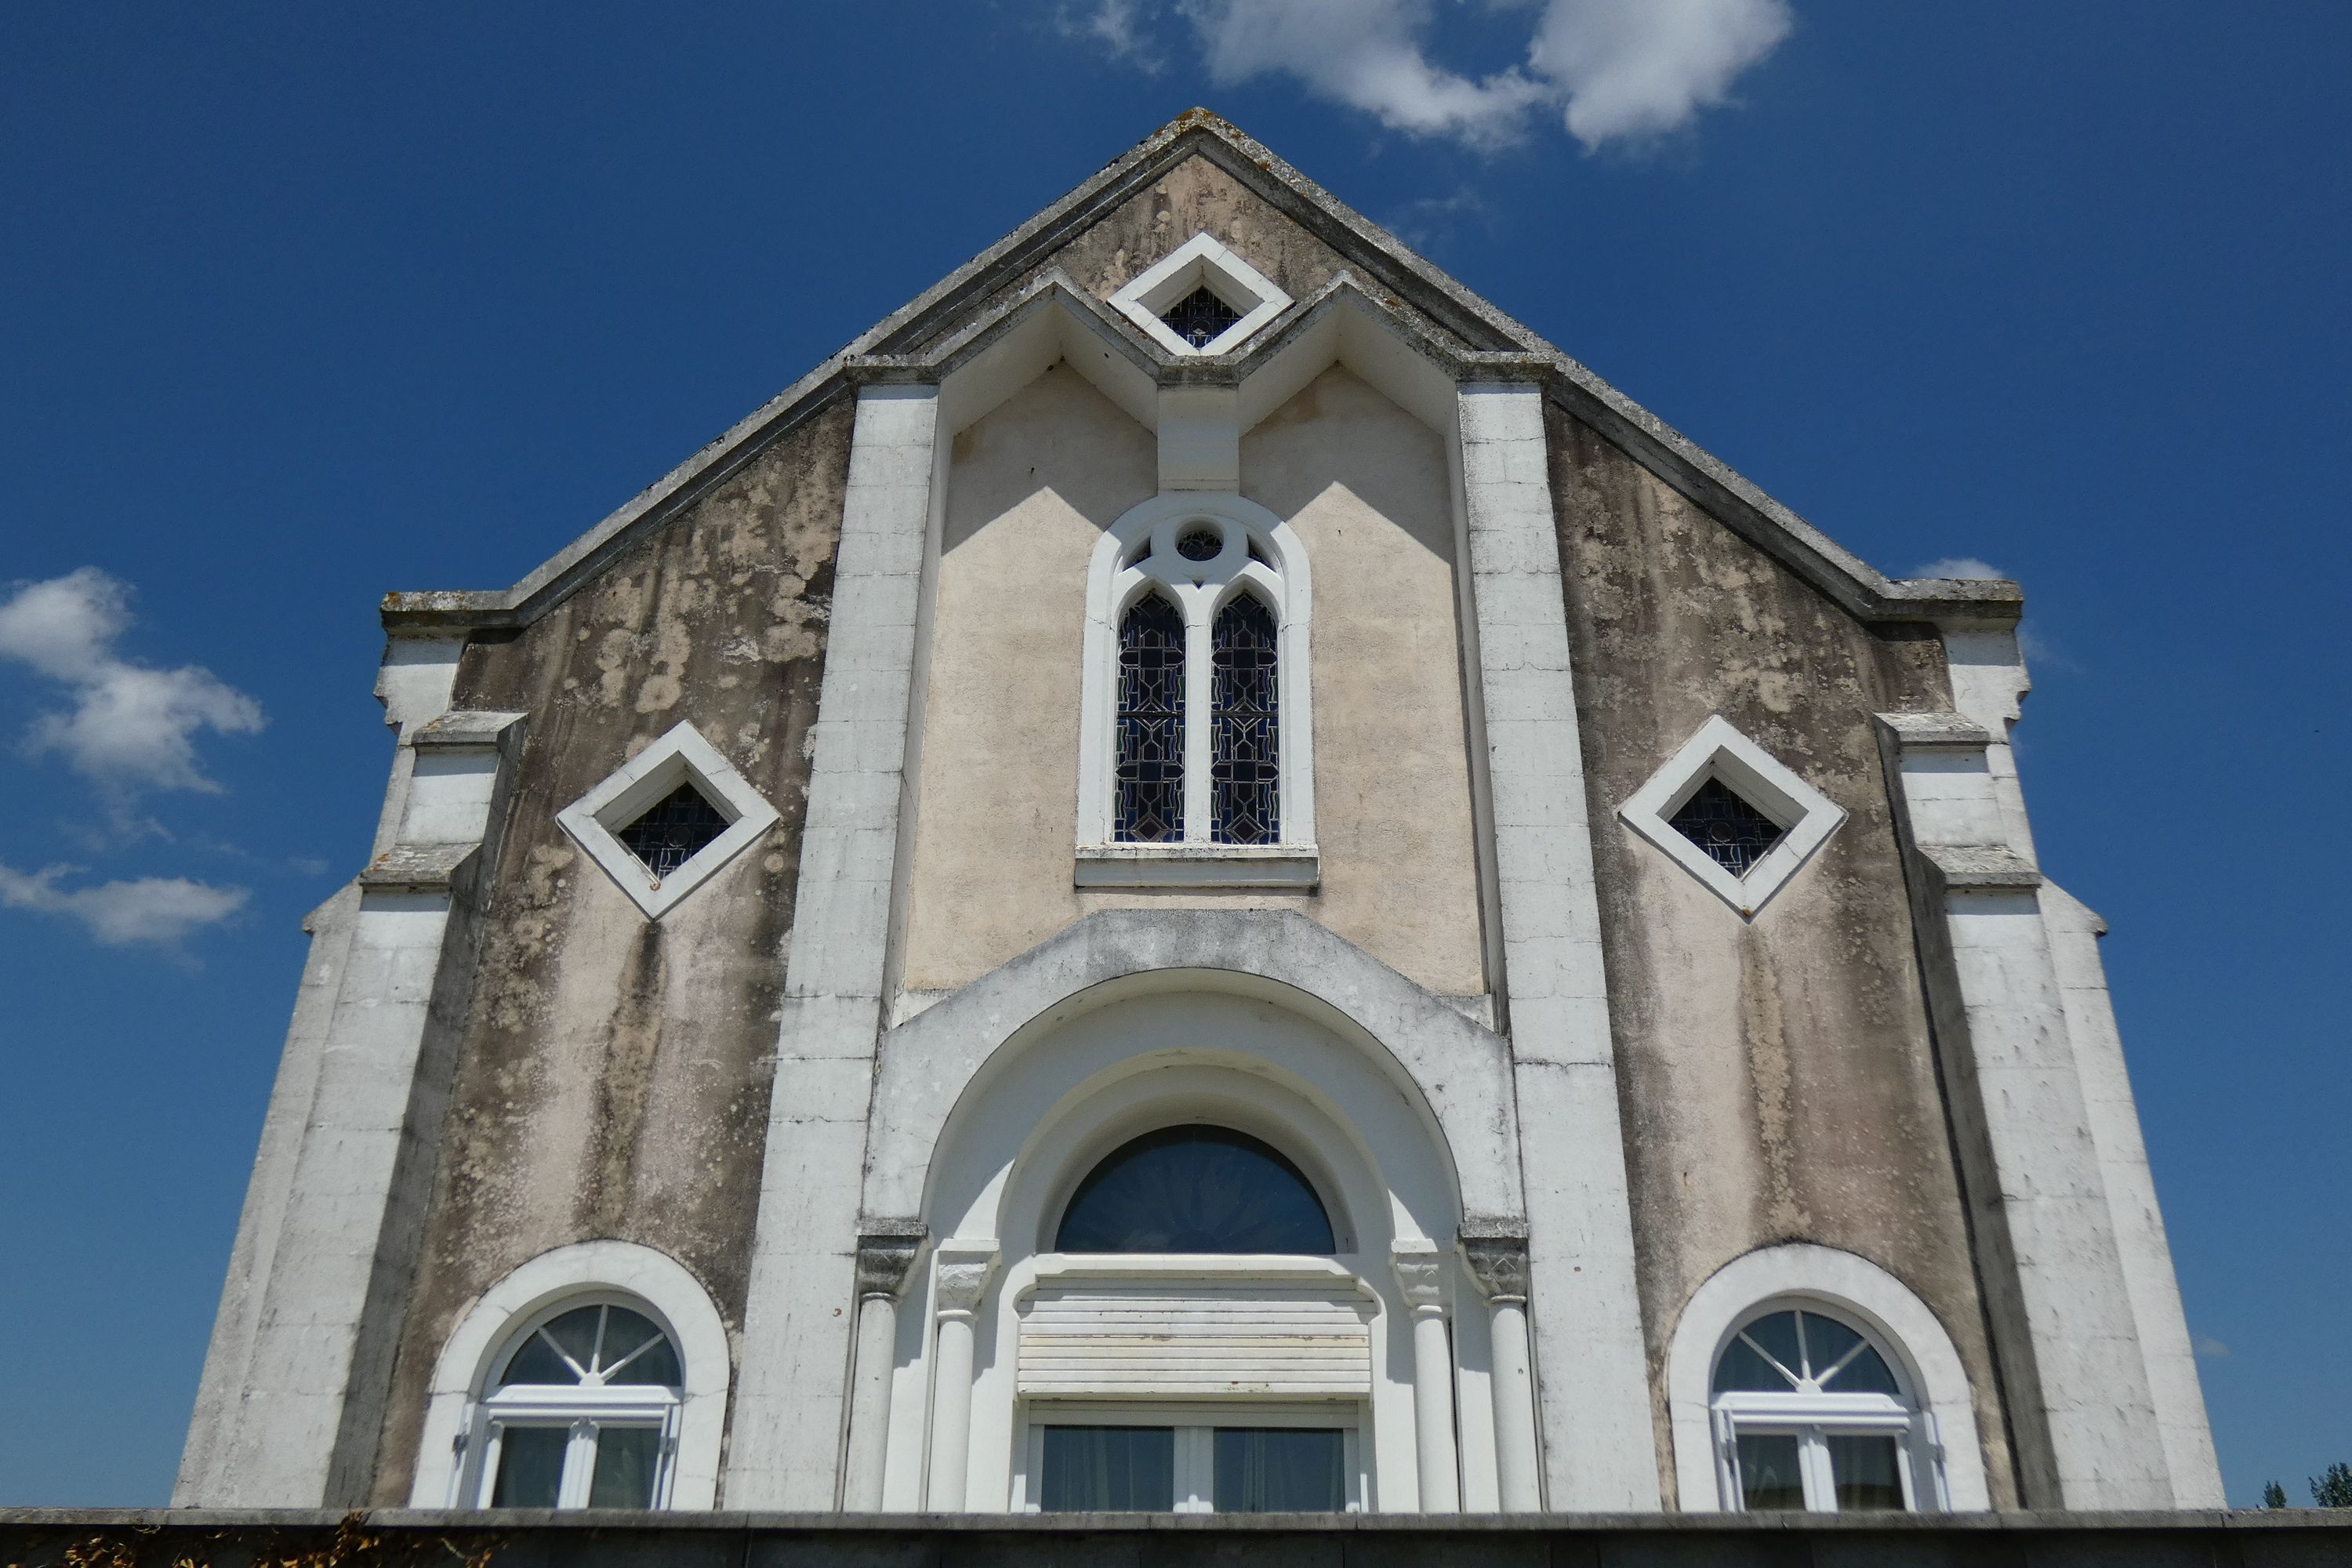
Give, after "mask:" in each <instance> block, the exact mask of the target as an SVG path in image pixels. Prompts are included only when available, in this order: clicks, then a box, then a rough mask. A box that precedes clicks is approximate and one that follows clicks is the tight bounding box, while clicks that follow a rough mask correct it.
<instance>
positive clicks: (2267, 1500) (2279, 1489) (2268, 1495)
mask: <svg viewBox="0 0 2352 1568" xmlns="http://www.w3.org/2000/svg"><path fill="white" fill-rule="evenodd" d="M2285 1506H2286V1489H2285V1488H2284V1487H2283V1486H2281V1485H2279V1484H2278V1483H2277V1482H2276V1481H2264V1482H2263V1507H2264V1508H2284V1507H2285Z"/></svg>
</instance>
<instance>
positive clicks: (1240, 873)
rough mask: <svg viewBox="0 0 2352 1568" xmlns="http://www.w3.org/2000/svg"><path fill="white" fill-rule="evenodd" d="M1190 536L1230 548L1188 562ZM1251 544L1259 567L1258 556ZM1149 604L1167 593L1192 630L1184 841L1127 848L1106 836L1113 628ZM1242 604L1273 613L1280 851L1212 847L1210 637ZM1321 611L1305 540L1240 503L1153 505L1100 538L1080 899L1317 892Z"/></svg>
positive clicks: (1084, 752) (1085, 721)
mask: <svg viewBox="0 0 2352 1568" xmlns="http://www.w3.org/2000/svg"><path fill="white" fill-rule="evenodd" d="M1196 528H1210V529H1213V530H1215V531H1217V532H1218V533H1219V534H1220V535H1221V536H1222V538H1223V547H1222V549H1221V550H1220V551H1219V552H1218V554H1217V555H1216V557H1215V558H1214V559H1213V560H1209V561H1189V560H1186V559H1185V558H1184V557H1183V556H1181V555H1180V554H1178V553H1177V550H1176V541H1177V539H1178V538H1179V537H1180V536H1181V535H1182V534H1184V533H1187V532H1190V531H1192V530H1194V529H1196ZM1253 544H1255V546H1256V556H1260V557H1263V559H1257V558H1254V556H1253V553H1252V549H1251V547H1252V545H1253ZM1148 593H1160V594H1163V595H1165V596H1166V597H1167V598H1168V599H1169V600H1170V601H1171V603H1173V604H1174V605H1175V606H1176V609H1177V611H1178V613H1179V614H1180V615H1181V616H1182V618H1183V622H1184V837H1183V838H1182V840H1181V842H1173V843H1164V844H1122V843H1118V842H1115V841H1114V840H1113V838H1112V824H1113V821H1114V816H1115V801H1114V795H1115V791H1116V789H1117V765H1118V651H1119V638H1118V634H1119V622H1120V620H1121V618H1122V617H1123V616H1125V615H1126V613H1127V611H1128V608H1129V606H1130V605H1133V604H1134V603H1135V601H1136V600H1138V599H1139V598H1141V597H1142V596H1143V595H1145V594H1148ZM1240 593H1255V595H1256V596H1257V597H1258V598H1259V599H1260V600H1261V601H1262V602H1263V603H1264V604H1265V605H1266V607H1267V608H1268V609H1269V610H1271V611H1272V612H1273V614H1274V620H1275V638H1276V645H1275V646H1276V690H1277V700H1278V701H1279V703H1280V705H1281V738H1280V742H1279V744H1280V747H1281V752H1280V760H1279V763H1278V766H1279V769H1280V776H1281V791H1282V838H1281V842H1280V843H1278V844H1218V843H1213V842H1212V841H1211V839H1210V837H1209V831H1210V822H1209V818H1210V803H1211V791H1212V785H1211V781H1210V762H1211V756H1212V747H1213V723H1212V719H1213V715H1212V713H1211V711H1210V702H1211V695H1212V689H1213V682H1212V679H1211V676H1212V660H1211V648H1212V635H1213V630H1214V627H1215V624H1216V616H1217V612H1218V611H1219V610H1221V609H1223V607H1224V606H1225V605H1226V603H1227V602H1228V601H1230V600H1231V599H1232V598H1233V597H1234V595H1236V594H1240ZM1313 603H1314V594H1313V585H1312V581H1311V578H1310V576H1309V574H1308V570H1307V549H1306V546H1305V544H1304V543H1303V542H1301V541H1300V539H1299V537H1298V535H1297V531H1295V530H1293V529H1292V528H1291V526H1290V525H1289V524H1288V523H1286V522H1285V521H1282V519H1280V518H1278V517H1276V515H1275V514H1274V513H1273V512H1271V511H1268V510H1266V509H1265V508H1264V507H1262V506H1259V505H1258V504H1257V503H1256V502H1255V501H1249V500H1243V499H1242V498H1241V497H1239V496H1236V495H1219V494H1208V493H1203V494H1192V493H1184V494H1174V495H1164V496H1159V497H1155V498H1154V499H1153V500H1148V501H1145V502H1144V503H1142V504H1141V505H1140V506H1138V507H1135V508H1133V509H1132V510H1129V512H1128V513H1127V514H1126V515H1125V516H1123V517H1121V518H1120V519H1119V520H1118V521H1117V522H1115V523H1113V524H1112V525H1111V526H1110V527H1109V528H1108V530H1106V531H1104V533H1103V536H1102V538H1101V539H1100V540H1099V541H1097V543H1096V545H1095V552H1094V556H1093V559H1092V561H1091V562H1090V563H1089V565H1088V574H1087V627H1086V647H1085V650H1084V657H1085V659H1086V669H1085V676H1084V680H1083V683H1082V689H1083V697H1082V701H1083V708H1082V710H1081V713H1080V719H1079V725H1078V730H1079V734H1078V745H1079V766H1078V842H1077V869H1076V884H1077V885H1078V886H1079V887H1082V888H1117V887H1225V888H1290V889H1307V888H1311V887H1313V886H1315V884H1316V882H1317V880H1318V878H1319V876H1320V872H1321V863H1320V858H1319V857H1318V852H1317V849H1316V847H1315V718H1314V689H1315V685H1314V674H1313V670H1312V668H1311V664H1310V654H1311V637H1310V629H1311V624H1312V618H1313Z"/></svg>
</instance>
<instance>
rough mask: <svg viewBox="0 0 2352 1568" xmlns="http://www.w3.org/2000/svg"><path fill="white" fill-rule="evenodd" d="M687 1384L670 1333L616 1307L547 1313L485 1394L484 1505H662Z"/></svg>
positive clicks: (609, 1303) (517, 1344) (518, 1341)
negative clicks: (678, 1415) (678, 1417)
mask: <svg viewBox="0 0 2352 1568" xmlns="http://www.w3.org/2000/svg"><path fill="white" fill-rule="evenodd" d="M684 1385H685V1377H684V1373H683V1369H682V1368H681V1367H680V1365H679V1363H678V1355H677V1347H676V1346H675V1345H673V1344H672V1342H671V1341H670V1337H669V1335H668V1334H667V1332H665V1331H663V1330H662V1328H661V1326H660V1325H659V1324H657V1323H656V1322H655V1321H653V1319H651V1318H649V1317H647V1316H646V1314H645V1313H644V1312H641V1311H639V1310H635V1308H634V1307H630V1306H625V1305H623V1304H621V1303H620V1302H617V1301H613V1300H600V1301H593V1302H588V1303H584V1304H583V1303H574V1304H570V1305H566V1306H563V1307H560V1308H558V1309H556V1310H554V1311H552V1312H549V1313H543V1314H541V1316H540V1317H539V1318H538V1319H537V1320H535V1321H532V1322H531V1323H530V1326H529V1327H528V1328H526V1329H525V1330H524V1331H522V1332H521V1333H520V1335H518V1336H517V1337H516V1338H515V1340H514V1342H513V1343H512V1345H511V1347H510V1348H509V1350H508V1351H507V1352H506V1353H505V1355H504V1357H503V1358H502V1360H501V1361H500V1362H499V1363H498V1365H497V1371H496V1372H495V1373H493V1374H492V1376H491V1378H490V1380H489V1384H488V1387H487V1388H486V1389H485V1390H484V1392H483V1395H482V1401H481V1407H480V1416H479V1420H478V1423H477V1431H476V1438H477V1440H478V1441H479V1442H480V1443H481V1444H482V1445H483V1449H482V1462H481V1467H480V1469H479V1471H478V1474H479V1477H480V1490H479V1494H478V1497H477V1498H476V1501H477V1502H478V1504H479V1506H481V1507H484V1508H658V1507H661V1506H663V1504H664V1503H665V1502H666V1501H667V1491H668V1480H669V1476H668V1473H667V1472H668V1468H669V1464H668V1461H669V1457H670V1455H671V1453H672V1452H673V1450H674V1447H675V1440H676V1436H677V1414H678V1407H679V1404H680V1402H681V1399H682V1398H683V1394H684Z"/></svg>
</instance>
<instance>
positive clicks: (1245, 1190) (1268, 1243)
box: [1055, 1124, 1334, 1257]
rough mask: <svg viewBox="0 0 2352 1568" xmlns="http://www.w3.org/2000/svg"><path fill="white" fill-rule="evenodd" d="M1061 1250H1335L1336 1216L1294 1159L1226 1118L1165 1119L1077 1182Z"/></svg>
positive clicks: (1324, 1252) (1063, 1227)
mask: <svg viewBox="0 0 2352 1568" xmlns="http://www.w3.org/2000/svg"><path fill="white" fill-rule="evenodd" d="M1055 1247H1057V1248H1058V1249H1059V1250H1061V1251H1063V1252H1208V1253H1234V1252H1286V1253H1303V1254H1307V1255H1311V1256H1317V1257H1325V1256H1328V1255H1329V1254H1330V1253H1331V1252H1332V1251H1333V1250H1334V1243H1333V1240H1332V1236H1331V1219H1330V1216H1329V1215H1327V1214H1325V1213H1324V1211H1323V1200H1322V1199H1320V1198H1318V1197H1317V1196H1316V1195H1315V1189H1314V1187H1313V1186H1312V1185H1310V1184H1308V1182H1307V1178H1306V1177H1305V1176H1304V1175H1302V1174H1300V1173H1299V1170H1298V1167H1297V1166H1296V1165H1294V1164H1292V1163H1290V1162H1289V1161H1288V1160H1286V1159H1284V1158H1283V1157H1282V1155H1281V1154H1280V1153H1278V1152H1276V1151H1275V1150H1273V1149H1271V1148H1269V1147H1267V1146H1266V1145H1265V1144H1264V1143H1261V1142H1258V1141H1257V1140H1256V1139H1255V1138H1252V1137H1250V1136H1249V1135H1248V1134H1247V1133H1244V1132H1236V1131H1233V1129H1231V1128H1229V1127H1209V1126H1202V1125H1199V1124H1192V1125H1187V1126H1182V1127H1163V1128H1161V1129H1160V1131H1157V1132H1147V1133H1145V1134H1144V1135H1143V1136H1142V1137H1140V1138H1138V1139H1136V1140H1135V1141H1134V1142H1130V1143H1127V1144H1124V1145H1122V1146H1121V1147H1119V1148H1118V1149H1116V1150H1114V1151H1113V1152H1111V1153H1110V1155H1109V1156H1108V1158H1106V1159H1105V1160H1104V1161H1103V1163H1101V1164H1099V1165H1097V1166H1096V1167H1095V1168H1094V1170H1093V1171H1092V1172H1091V1173H1088V1175H1087V1179H1086V1180H1085V1181H1083V1182H1081V1183H1079V1184H1078V1190H1077V1191H1076V1193H1075V1194H1071V1197H1070V1206H1069V1207H1068V1208H1067V1209H1066V1210H1064V1211H1063V1214H1062V1224H1061V1228H1060V1230H1059V1231H1058V1233H1057V1234H1056V1235H1055Z"/></svg>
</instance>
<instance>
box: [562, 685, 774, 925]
mask: <svg viewBox="0 0 2352 1568" xmlns="http://www.w3.org/2000/svg"><path fill="white" fill-rule="evenodd" d="M688 783H690V784H693V785H694V787H695V790H696V792H697V793H698V794H699V795H701V796H702V798H703V799H704V800H706V801H709V803H710V805H711V807H712V809H714V810H716V811H717V812H718V813H719V816H723V817H725V818H727V830H726V831H725V832H723V833H721V834H720V835H719V837H716V838H714V839H712V840H711V841H710V842H709V843H708V844H706V845H704V846H703V847H701V848H699V849H698V850H696V851H695V852H694V855H693V857H692V858H690V859H688V861H687V862H686V864H684V865H683V866H680V867H678V868H677V869H676V870H674V871H672V872H671V873H670V874H669V875H668V876H667V877H656V876H655V875H654V874H653V872H652V870H651V869H650V868H647V866H646V863H645V862H644V861H643V860H640V859H638V858H637V857H636V854H635V851H634V850H632V849H630V847H628V846H627V845H625V844H624V843H622V842H621V840H620V837H619V835H620V834H621V832H622V830H623V829H625V828H626V827H627V826H629V824H631V823H633V822H635V820H636V819H637V818H638V817H640V816H644V815H645V814H646V812H648V811H650V810H652V809H653V808H654V807H655V806H656V805H660V804H661V803H662V802H663V801H664V800H666V799H667V798H668V796H669V795H670V793H671V792H672V791H674V790H676V789H677V786H678V785H680V784H688ZM776 816H777V812H776V808H775V807H774V806H772V805H769V804H768V802H767V799H766V797H765V796H763V795H761V794H760V792H759V791H758V790H756V789H754V788H752V787H751V782H750V781H749V780H747V779H745V778H744V777H743V775H742V774H741V773H737V772H736V771H735V769H734V767H733V765H732V764H731V763H729V762H728V761H727V759H726V758H725V757H722V756H720V755H719V752H718V749H717V748H716V747H714V746H712V745H711V743H710V742H708V741H706V740H704V739H703V738H702V736H701V733H700V732H699V731H697V730H696V729H695V727H694V726H693V724H692V723H690V722H688V723H681V724H679V725H677V727H676V728H675V729H673V730H671V731H669V732H668V733H667V734H666V735H663V736H661V737H660V738H659V739H657V740H656V741H655V742H653V743H652V744H651V745H648V746H647V747H646V749H645V750H644V751H642V752H638V753H637V754H636V755H635V757H634V758H632V759H630V761H629V762H628V763H626V764H625V765H624V766H623V767H622V768H621V769H620V770H619V771H618V772H616V773H614V774H613V775H612V776H611V777H610V778H607V779H606V780H605V781H604V783H603V784H598V785H597V786H596V787H595V788H594V789H592V790H590V791H589V792H588V793H587V794H586V795H582V796H581V797H580V798H579V799H578V800H576V801H573V802H572V804H571V805H568V806H565V807H564V808H563V809H562V811H560V812H558V813H556V816H555V820H556V821H557V823H558V824H560V825H561V826H562V828H563V831H564V832H566V833H568V834H570V835H571V836H572V842H573V843H575V844H577V845H579V846H580V847H581V849H582V850H583V851H584V852H585V853H586V854H587V856H588V858H590V859H591V860H593V861H595V862H596V864H597V865H599V866H601V867H603V868H604V873H605V875H607V876H609V877H611V878H612V879H613V880H614V881H615V882H617V883H619V884H620V887H621V890H622V891H623V892H625V893H626V894H628V895H629V898H630V899H631V900H633V901H634V902H635V904H636V906H637V908H638V909H640V910H644V911H645V913H646V918H647V919H648V920H656V921H657V920H659V919H661V918H662V916H663V915H665V914H667V913H668V912H669V910H671V909H673V908H674V907H676V905H677V901H678V900H680V899H683V898H685V897H686V896H687V894H688V893H690V892H692V891H694V889H697V888H698V887H700V886H701V885H702V884H703V883H705V882H707V881H709V879H711V878H712V877H713V876H714V875H716V874H717V873H718V871H719V868H721V867H723V866H725V865H726V864H727V862H728V861H730V860H731V859H733V858H735V857H736V856H737V855H739V854H740V853H741V852H742V851H743V850H744V849H745V848H747V847H750V846H751V843H752V842H753V841H754V840H756V839H757V838H758V837H760V836H761V834H762V833H765V832H766V831H767V830H768V829H769V828H770V827H771V826H773V825H774V823H775V821H776Z"/></svg>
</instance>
